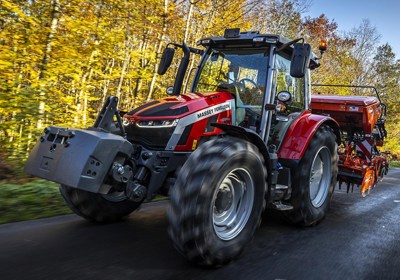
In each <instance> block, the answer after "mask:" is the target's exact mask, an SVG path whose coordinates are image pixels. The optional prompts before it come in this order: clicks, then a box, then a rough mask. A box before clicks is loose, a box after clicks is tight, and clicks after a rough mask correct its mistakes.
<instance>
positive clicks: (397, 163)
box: [390, 161, 400, 168]
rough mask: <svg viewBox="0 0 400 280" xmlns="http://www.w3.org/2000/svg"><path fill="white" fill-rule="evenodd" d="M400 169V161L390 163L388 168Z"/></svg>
mask: <svg viewBox="0 0 400 280" xmlns="http://www.w3.org/2000/svg"><path fill="white" fill-rule="evenodd" d="M396 167H400V161H391V162H390V168H396Z"/></svg>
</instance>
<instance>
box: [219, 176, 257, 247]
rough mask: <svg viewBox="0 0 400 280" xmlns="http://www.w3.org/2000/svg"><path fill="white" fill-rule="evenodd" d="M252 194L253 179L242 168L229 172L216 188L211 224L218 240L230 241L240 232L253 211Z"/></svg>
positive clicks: (253, 187)
mask: <svg viewBox="0 0 400 280" xmlns="http://www.w3.org/2000/svg"><path fill="white" fill-rule="evenodd" d="M254 192H255V186H254V182H253V179H252V177H251V175H250V173H249V172H248V171H247V170H246V169H243V168H236V169H234V170H232V171H231V172H229V174H228V175H226V176H225V178H224V179H223V180H222V182H221V184H220V185H219V186H218V187H217V188H216V190H215V192H214V196H213V200H212V207H213V211H212V222H213V226H214V232H215V234H216V235H217V236H218V237H219V238H220V239H222V240H231V239H233V238H235V237H236V236H237V235H239V234H240V233H241V232H242V230H243V229H244V227H245V226H246V224H247V221H248V220H249V217H250V214H251V211H252V209H253V203H254Z"/></svg>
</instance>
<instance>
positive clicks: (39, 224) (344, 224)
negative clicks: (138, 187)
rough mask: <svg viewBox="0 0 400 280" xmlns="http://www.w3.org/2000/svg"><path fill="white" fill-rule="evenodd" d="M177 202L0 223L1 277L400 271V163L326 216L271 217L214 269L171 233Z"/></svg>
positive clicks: (335, 275)
mask: <svg viewBox="0 0 400 280" xmlns="http://www.w3.org/2000/svg"><path fill="white" fill-rule="evenodd" d="M167 207H168V202H165V201H164V202H161V203H149V204H146V205H145V206H143V207H142V209H141V210H140V211H139V212H136V213H133V214H132V215H131V216H130V217H129V219H128V220H126V221H124V222H120V223H116V224H110V225H93V224H91V223H88V222H86V221H84V220H82V219H81V218H79V217H78V216H75V215H67V216H61V217H55V218H50V219H40V220H36V221H29V222H20V223H12V224H6V225H1V226H0V279H1V280H8V279H41V280H42V279H116V280H120V279H171V280H175V279H188V280H189V279H245V280H251V279H400V169H391V170H390V171H389V175H388V176H387V177H385V179H384V181H383V182H381V183H380V184H379V185H378V187H377V188H376V189H374V190H373V191H372V192H371V194H370V195H369V196H368V197H366V198H361V196H360V194H359V193H358V192H355V193H350V194H346V193H344V192H343V190H342V191H339V190H335V194H334V199H333V201H332V205H331V209H330V212H329V214H328V215H327V217H326V219H325V220H324V221H323V222H322V223H321V224H319V225H318V226H316V227H312V228H306V229H304V228H298V227H294V226H291V225H288V224H286V223H284V222H282V221H281V220H279V219H277V218H276V217H274V216H272V215H267V216H266V218H265V219H264V221H263V223H262V225H261V227H260V229H259V230H258V231H257V232H256V235H255V238H254V240H253V242H252V243H251V244H250V245H249V246H248V247H247V248H246V250H245V252H244V253H243V254H242V256H241V257H240V259H238V260H237V261H236V262H234V263H232V264H230V265H228V266H225V267H222V268H219V269H204V268H200V267H197V266H195V265H192V264H190V263H188V262H187V261H186V260H185V259H184V258H183V257H181V256H180V255H179V254H178V253H177V252H176V251H175V249H174V248H173V246H172V244H171V242H170V240H169V239H168V236H167V233H166V230H167V221H166V218H165V210H166V208H167Z"/></svg>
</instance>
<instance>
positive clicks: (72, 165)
mask: <svg viewBox="0 0 400 280" xmlns="http://www.w3.org/2000/svg"><path fill="white" fill-rule="evenodd" d="M132 152H133V147H132V144H131V143H129V142H128V141H127V140H126V139H124V138H123V137H121V136H119V135H115V134H111V133H107V132H101V131H96V130H82V129H68V128H62V127H56V126H50V127H48V128H47V129H46V130H45V135H43V136H41V137H40V140H39V141H38V143H36V145H35V147H34V148H33V150H32V152H31V154H30V156H29V158H28V160H27V162H26V165H25V172H27V173H29V174H31V175H33V176H37V177H40V178H44V179H47V180H50V181H53V182H57V183H60V184H62V185H66V186H69V187H73V188H79V189H82V190H85V191H89V192H94V193H104V192H106V190H102V186H103V182H104V180H105V179H106V176H107V175H108V172H109V170H110V167H111V166H116V165H118V168H116V167H113V169H112V174H113V175H114V176H112V177H113V178H114V179H116V181H117V182H124V183H126V182H127V180H128V179H129V178H128V177H129V176H126V174H125V176H117V174H119V173H118V170H120V166H119V165H120V164H123V163H114V160H115V159H116V158H117V157H119V158H128V157H129V156H130V155H131V154H132ZM115 168H116V169H117V171H115V170H114V169H115ZM127 168H128V167H123V169H124V173H126V171H127ZM131 172H132V171H130V173H131ZM128 173H129V172H128ZM119 175H121V174H119Z"/></svg>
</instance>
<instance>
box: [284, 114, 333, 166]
mask: <svg viewBox="0 0 400 280" xmlns="http://www.w3.org/2000/svg"><path fill="white" fill-rule="evenodd" d="M321 125H327V126H329V127H331V128H332V130H333V131H334V133H335V135H336V142H337V143H338V145H340V143H341V134H340V129H339V124H338V123H337V122H336V121H335V120H334V119H332V118H331V117H328V116H323V115H315V114H311V113H310V112H309V111H306V112H304V113H303V114H302V115H301V116H300V117H299V118H297V119H296V120H295V121H294V122H293V124H292V125H291V126H290V128H289V129H288V131H287V132H286V135H285V139H284V140H283V143H282V145H281V147H280V149H279V152H278V158H279V159H288V160H300V159H301V158H302V157H303V155H304V153H305V151H306V149H307V147H308V145H309V144H310V141H311V139H312V138H313V136H314V134H315V132H316V131H317V129H318V128H319V127H320V126H321Z"/></svg>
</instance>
